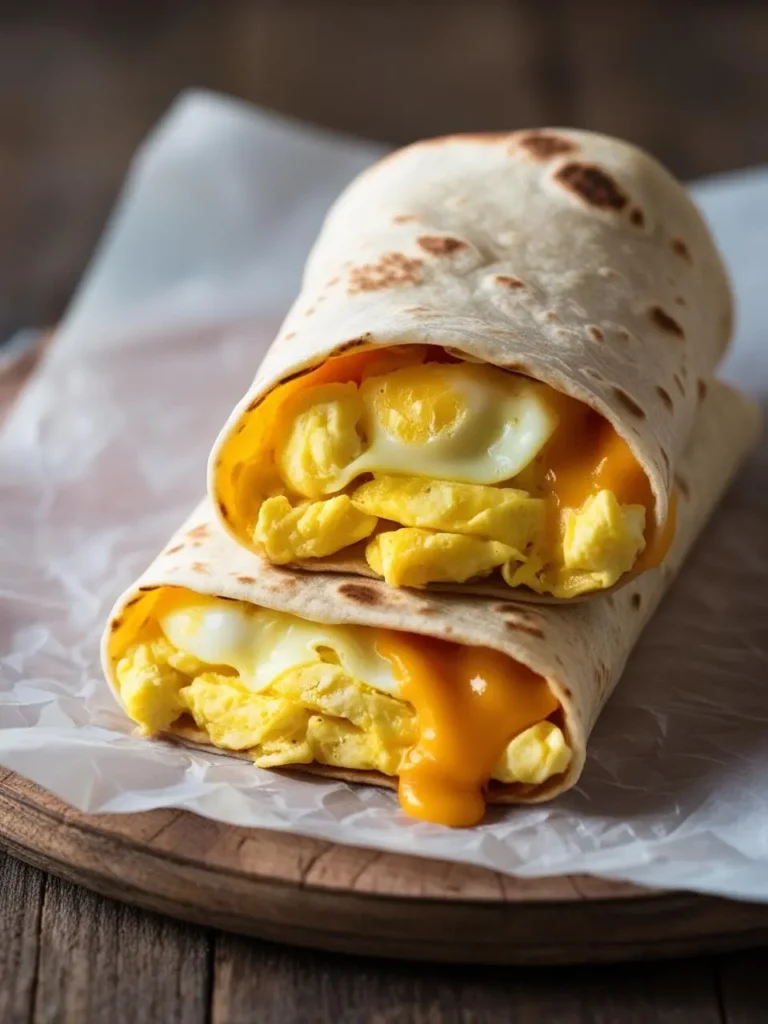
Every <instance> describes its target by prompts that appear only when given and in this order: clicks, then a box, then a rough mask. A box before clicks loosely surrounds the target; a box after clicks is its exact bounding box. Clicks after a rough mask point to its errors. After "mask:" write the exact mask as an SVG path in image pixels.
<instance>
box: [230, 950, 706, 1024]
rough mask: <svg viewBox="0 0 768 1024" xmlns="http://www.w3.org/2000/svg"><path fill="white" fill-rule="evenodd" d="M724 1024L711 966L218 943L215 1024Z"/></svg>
mask: <svg viewBox="0 0 768 1024" xmlns="http://www.w3.org/2000/svg"><path fill="white" fill-rule="evenodd" d="M255 1005H258V1008H259V1011H258V1012H259V1018H258V1019H259V1022H260V1024H281V1022H283V1021H302V1022H305V1021H306V1022H307V1024H323V1022H325V1021H339V1022H350V1024H352V1022H358V1021H369V1020H371V1021H382V1022H388V1021H393V1022H395V1021H397V1022H399V1021H407V1022H409V1024H411V1022H413V1024H437V1022H440V1024H470V1022H471V1024H491V1022H497V1021H504V1022H510V1024H541V1022H547V1024H548V1022H557V1024H596V1022H604V1024H619V1022H620V1024H624V1022H626V1024H664V1022H669V1024H688V1022H694V1021H695V1022H696V1024H720V1022H721V1015H720V1010H719V1005H718V998H717V992H716V982H715V970H714V965H713V963H712V962H710V961H707V960H700V961H681V962H677V963H674V964H661V963H652V964H632V965H621V966H613V967H612V968H611V969H610V971H606V970H605V969H604V968H600V967H580V968H562V967H561V968H557V969H553V968H546V969H545V968H531V967H524V968H521V967H517V968H514V967H513V968H507V969H505V970H503V971H500V970H498V969H493V968H488V967H460V968H457V967H452V968H450V969H448V968H446V967H444V966H443V967H440V966H437V965H434V964H432V965H421V964H420V965H402V964H397V963H394V962H382V961H375V960H367V959H359V958H356V959H354V960H339V959H338V958H332V957H330V956H329V955H327V954H323V953H310V952H302V951H296V952H294V953H293V954H292V955H291V956H290V957H286V956H285V955H284V954H283V952H282V951H281V950H279V949H277V948H275V947H271V946H267V945H265V944H263V943H254V942H247V941H245V940H243V939H241V938H237V937H234V936H221V937H219V939H218V940H217V943H216V959H215V985H214V992H213V1013H212V1021H213V1024H223V1022H229V1021H247V1020H249V1017H248V1012H249V1008H251V1007H253V1006H255Z"/></svg>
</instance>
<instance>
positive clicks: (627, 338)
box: [616, 327, 632, 341]
mask: <svg viewBox="0 0 768 1024" xmlns="http://www.w3.org/2000/svg"><path fill="white" fill-rule="evenodd" d="M616 333H617V334H618V336H619V338H620V339H621V341H631V340H632V335H631V334H630V333H629V331H625V330H624V328H623V327H622V328H621V330H620V331H617V332H616Z"/></svg>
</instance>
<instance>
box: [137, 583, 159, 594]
mask: <svg viewBox="0 0 768 1024" xmlns="http://www.w3.org/2000/svg"><path fill="white" fill-rule="evenodd" d="M159 589H160V587H159V586H158V585H157V584H156V583H152V584H151V585H150V586H148V587H139V590H140V591H141V593H142V594H148V593H150V591H152V590H159Z"/></svg>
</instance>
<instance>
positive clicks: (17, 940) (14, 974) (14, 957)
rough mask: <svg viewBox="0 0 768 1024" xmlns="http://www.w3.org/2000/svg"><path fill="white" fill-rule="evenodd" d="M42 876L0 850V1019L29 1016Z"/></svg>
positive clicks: (15, 1021)
mask: <svg viewBox="0 0 768 1024" xmlns="http://www.w3.org/2000/svg"><path fill="white" fill-rule="evenodd" d="M44 885H45V879H44V876H43V875H41V874H40V872H39V871H35V870H34V869H33V868H31V867H28V866H27V865H26V864H21V863H20V862H19V861H16V860H13V859H12V858H11V857H7V856H6V855H5V854H3V853H0V1021H3V1024H25V1022H26V1021H28V1020H29V1019H30V1015H31V1013H32V1006H33V1002H34V997H35V982H36V978H37V956H38V933H39V928H40V915H41V911H42V900H43V889H44Z"/></svg>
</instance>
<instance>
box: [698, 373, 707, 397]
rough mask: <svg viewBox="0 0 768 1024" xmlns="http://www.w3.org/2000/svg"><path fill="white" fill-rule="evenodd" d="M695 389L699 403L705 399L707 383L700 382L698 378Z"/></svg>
mask: <svg viewBox="0 0 768 1024" xmlns="http://www.w3.org/2000/svg"><path fill="white" fill-rule="evenodd" d="M696 389H697V391H698V395H699V401H700V402H701V401H702V400H703V399H705V398H706V397H707V382H706V381H705V380H702V379H701V377H699V380H698V383H697V384H696Z"/></svg>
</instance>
